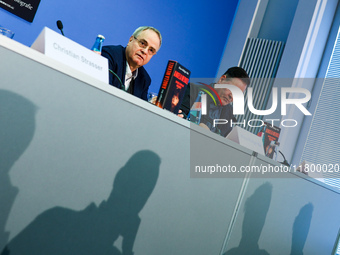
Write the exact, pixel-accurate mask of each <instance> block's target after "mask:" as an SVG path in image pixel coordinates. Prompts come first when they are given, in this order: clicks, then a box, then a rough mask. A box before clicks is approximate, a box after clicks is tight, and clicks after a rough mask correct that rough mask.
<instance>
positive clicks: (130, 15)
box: [0, 0, 239, 92]
mask: <svg viewBox="0 0 340 255" xmlns="http://www.w3.org/2000/svg"><path fill="white" fill-rule="evenodd" d="M238 1H239V0H215V1H208V0H203V1H197V0H195V1H194V0H188V1H183V0H162V1H159V0H146V1H137V0H125V1H117V0H97V1H88V0H85V1H79V0H78V1H76V0H68V1H52V0H41V3H40V5H39V8H38V11H37V14H36V16H35V18H34V20H33V23H29V22H27V21H25V20H23V19H21V18H19V17H17V16H15V15H13V14H11V13H9V12H7V11H5V10H3V9H0V25H1V26H4V27H6V28H8V29H10V30H13V31H14V32H15V35H14V40H16V41H18V42H20V43H22V44H25V45H27V46H31V44H32V43H33V42H34V40H35V39H36V38H37V36H38V35H39V33H40V32H41V30H42V29H43V28H44V27H45V26H46V27H48V28H50V29H53V30H55V31H58V32H59V30H58V28H57V26H56V21H57V20H61V21H62V22H63V24H64V33H65V36H67V37H69V38H70V39H72V40H74V41H75V42H77V43H79V44H81V45H83V46H85V47H88V48H91V47H92V45H93V43H94V40H95V38H96V36H97V34H102V35H104V36H105V38H106V39H105V42H104V45H109V44H114V45H116V44H121V45H126V44H127V42H128V39H129V37H130V36H131V34H132V33H133V31H134V30H135V29H136V28H137V27H139V26H141V25H148V26H154V27H156V28H157V29H159V30H160V31H161V33H162V36H163V44H162V47H161V49H160V51H159V52H158V53H157V55H156V56H154V57H153V59H152V60H151V61H150V62H149V63H148V64H147V65H146V66H145V67H146V69H147V71H148V72H149V74H150V76H151V78H152V83H151V87H150V91H153V92H158V90H159V87H160V84H161V82H162V77H163V75H164V71H165V68H166V64H167V61H168V60H169V59H172V60H176V61H178V62H180V63H181V64H182V65H184V66H185V67H187V68H188V69H189V70H191V77H192V78H200V77H209V78H212V77H215V76H216V74H217V69H218V67H219V63H220V60H221V56H222V54H223V50H224V47H225V45H226V42H227V39H228V34H229V30H230V27H231V25H232V21H233V18H234V15H235V11H236V9H237V5H238ZM226 68H227V67H226Z"/></svg>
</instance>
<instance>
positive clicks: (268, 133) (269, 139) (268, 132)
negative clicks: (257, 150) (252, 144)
mask: <svg viewBox="0 0 340 255" xmlns="http://www.w3.org/2000/svg"><path fill="white" fill-rule="evenodd" d="M264 124H265V126H263V127H262V130H261V132H260V133H259V134H258V136H261V137H262V141H263V149H264V153H265V155H266V156H267V157H269V158H273V157H274V154H275V147H277V146H278V145H279V143H278V140H279V136H280V131H281V129H280V128H279V127H276V126H273V125H272V124H270V123H268V122H264Z"/></svg>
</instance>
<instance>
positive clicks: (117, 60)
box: [102, 45, 151, 100]
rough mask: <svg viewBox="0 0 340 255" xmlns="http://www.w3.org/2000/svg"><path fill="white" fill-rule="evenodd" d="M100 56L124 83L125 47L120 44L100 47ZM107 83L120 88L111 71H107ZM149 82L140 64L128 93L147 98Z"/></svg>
mask: <svg viewBox="0 0 340 255" xmlns="http://www.w3.org/2000/svg"><path fill="white" fill-rule="evenodd" d="M102 56H103V57H106V58H107V59H108V60H109V69H110V70H112V71H113V72H115V73H116V74H117V75H118V77H119V78H120V80H121V81H122V83H123V84H124V83H125V71H126V56H125V48H124V47H123V46H121V45H116V46H113V45H111V46H104V47H103V49H102ZM109 83H110V84H111V85H113V86H115V87H117V88H121V85H120V82H119V80H118V79H117V78H116V77H115V75H114V74H112V73H111V72H109ZM150 84H151V78H150V76H149V74H148V73H147V72H146V70H145V68H144V67H143V66H142V67H140V68H138V75H137V77H136V79H135V80H134V82H133V83H132V84H131V85H132V86H133V90H132V91H131V90H130V89H129V90H130V93H131V94H133V95H135V96H136V97H139V98H141V99H144V100H147V95H148V90H149V86H150Z"/></svg>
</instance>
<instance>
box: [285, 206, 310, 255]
mask: <svg viewBox="0 0 340 255" xmlns="http://www.w3.org/2000/svg"><path fill="white" fill-rule="evenodd" d="M313 210H314V206H313V204H311V203H308V204H306V205H305V206H303V207H302V208H301V209H300V212H299V214H298V215H297V216H296V218H295V221H294V225H293V235H292V248H291V252H290V254H291V255H302V254H303V248H304V246H305V243H306V240H307V236H308V232H309V227H310V224H311V221H312V215H313Z"/></svg>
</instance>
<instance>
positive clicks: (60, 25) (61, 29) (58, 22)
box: [57, 20, 65, 36]
mask: <svg viewBox="0 0 340 255" xmlns="http://www.w3.org/2000/svg"><path fill="white" fill-rule="evenodd" d="M57 27H58V28H59V30H60V31H61V34H62V35H63V36H65V35H64V32H63V28H64V26H63V23H62V22H61V20H58V21H57Z"/></svg>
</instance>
